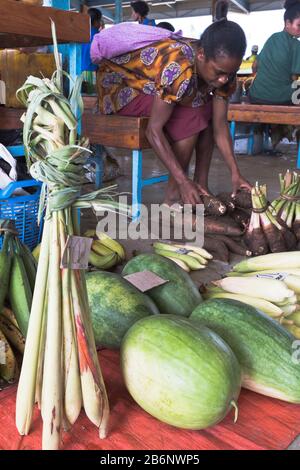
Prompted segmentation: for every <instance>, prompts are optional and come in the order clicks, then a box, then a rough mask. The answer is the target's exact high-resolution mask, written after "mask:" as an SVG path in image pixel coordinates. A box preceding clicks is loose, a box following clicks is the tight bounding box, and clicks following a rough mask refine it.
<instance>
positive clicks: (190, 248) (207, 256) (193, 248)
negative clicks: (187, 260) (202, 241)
mask: <svg viewBox="0 0 300 470" xmlns="http://www.w3.org/2000/svg"><path fill="white" fill-rule="evenodd" d="M174 246H176V247H177V248H185V249H186V250H188V251H192V252H194V253H198V255H200V256H202V257H203V258H205V259H212V258H213V256H212V255H211V254H210V253H208V251H206V250H205V249H204V248H200V247H198V246H194V245H174ZM189 254H190V253H189Z"/></svg>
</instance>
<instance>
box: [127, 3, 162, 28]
mask: <svg viewBox="0 0 300 470" xmlns="http://www.w3.org/2000/svg"><path fill="white" fill-rule="evenodd" d="M130 5H131V10H132V15H131V18H132V19H133V20H134V21H138V22H139V23H140V24H146V25H148V26H156V24H155V20H153V19H149V18H148V14H149V10H150V9H149V6H148V4H147V2H144V1H143V0H137V1H135V2H131V3H130Z"/></svg>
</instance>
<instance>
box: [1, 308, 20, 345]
mask: <svg viewBox="0 0 300 470" xmlns="http://www.w3.org/2000/svg"><path fill="white" fill-rule="evenodd" d="M0 329H1V331H2V333H3V334H4V335H5V337H6V338H7V340H8V341H9V343H10V344H11V345H12V346H14V347H15V348H16V350H17V351H19V352H20V353H22V354H23V353H24V348H25V338H24V336H23V335H22V333H21V331H20V330H19V328H18V327H17V326H16V325H14V324H13V323H11V322H10V321H9V320H7V318H5V317H4V316H2V315H0Z"/></svg>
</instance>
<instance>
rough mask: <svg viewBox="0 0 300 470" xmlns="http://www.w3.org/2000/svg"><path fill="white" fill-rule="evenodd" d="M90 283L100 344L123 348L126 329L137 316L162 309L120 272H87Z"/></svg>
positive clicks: (89, 293) (94, 318) (93, 321)
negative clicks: (121, 346) (122, 343)
mask: <svg viewBox="0 0 300 470" xmlns="http://www.w3.org/2000/svg"><path fill="white" fill-rule="evenodd" d="M86 284H87V290H88V297H89V305H90V310H91V316H92V324H93V330H94V335H95V341H96V345H97V346H104V347H107V348H119V347H120V344H121V340H122V338H123V336H124V335H125V333H126V331H127V330H128V329H129V328H130V327H131V326H132V325H133V324H134V323H135V322H136V321H137V320H140V319H141V318H143V317H145V316H147V315H152V314H158V313H159V311H158V309H157V307H156V305H155V304H154V302H153V301H152V300H151V299H150V297H148V296H147V295H145V294H142V292H140V291H139V290H138V289H136V288H135V287H134V286H133V285H132V284H130V283H129V282H128V281H126V279H123V278H122V277H121V276H120V275H118V274H114V273H109V272H106V271H95V272H91V273H87V274H86Z"/></svg>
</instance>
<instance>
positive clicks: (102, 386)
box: [75, 271, 109, 439]
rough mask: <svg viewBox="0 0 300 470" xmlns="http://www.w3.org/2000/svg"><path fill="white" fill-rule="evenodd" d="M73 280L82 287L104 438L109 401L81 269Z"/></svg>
mask: <svg viewBox="0 0 300 470" xmlns="http://www.w3.org/2000/svg"><path fill="white" fill-rule="evenodd" d="M75 280H76V284H77V286H78V290H80V286H81V287H82V296H81V297H80V300H81V302H82V308H81V312H82V318H81V319H82V323H83V325H84V328H85V332H86V337H87V342H88V345H89V349H90V352H91V356H92V360H93V362H94V364H95V366H96V372H97V383H98V385H99V386H100V390H101V397H102V416H101V421H100V425H99V437H100V439H104V438H105V437H106V436H107V430H108V419H109V402H108V397H107V393H106V388H105V384H104V380H103V376H102V372H101V368H100V364H99V359H98V354H97V350H96V345H95V338H94V333H93V328H92V322H91V318H90V309H89V303H88V295H87V288H86V282H85V278H84V273H83V272H82V271H76V272H75Z"/></svg>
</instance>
